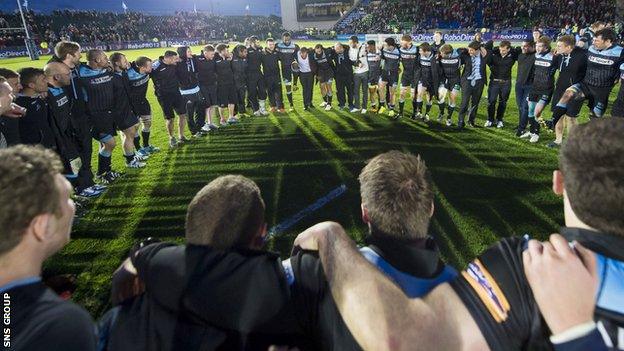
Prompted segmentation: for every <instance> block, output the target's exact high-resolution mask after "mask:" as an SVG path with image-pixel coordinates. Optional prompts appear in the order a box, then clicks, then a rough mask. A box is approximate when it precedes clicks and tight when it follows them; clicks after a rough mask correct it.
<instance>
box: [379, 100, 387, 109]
mask: <svg viewBox="0 0 624 351" xmlns="http://www.w3.org/2000/svg"><path fill="white" fill-rule="evenodd" d="M384 106H386V101H385V100H384V101H379V108H382V107H384Z"/></svg>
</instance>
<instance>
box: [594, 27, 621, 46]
mask: <svg viewBox="0 0 624 351" xmlns="http://www.w3.org/2000/svg"><path fill="white" fill-rule="evenodd" d="M596 37H601V38H602V40H608V41H610V42H611V43H615V41H616V40H617V34H615V31H614V30H613V29H611V28H603V29H601V30H599V31H597V32H596Z"/></svg>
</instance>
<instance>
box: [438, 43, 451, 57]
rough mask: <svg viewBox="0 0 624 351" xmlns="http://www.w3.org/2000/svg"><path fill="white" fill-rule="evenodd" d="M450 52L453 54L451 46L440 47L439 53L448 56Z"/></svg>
mask: <svg viewBox="0 0 624 351" xmlns="http://www.w3.org/2000/svg"><path fill="white" fill-rule="evenodd" d="M451 52H453V47H452V46H451V44H444V45H442V46H441V47H440V53H442V54H445V55H448V54H450V53H451Z"/></svg>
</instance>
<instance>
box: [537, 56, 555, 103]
mask: <svg viewBox="0 0 624 351" xmlns="http://www.w3.org/2000/svg"><path fill="white" fill-rule="evenodd" d="M533 66H534V69H533V86H532V88H531V90H532V91H534V92H535V93H536V94H547V93H552V90H553V87H554V86H555V72H556V71H557V62H556V60H555V56H553V54H552V53H551V52H550V51H548V52H546V53H543V54H539V53H536V54H535V62H534V63H533Z"/></svg>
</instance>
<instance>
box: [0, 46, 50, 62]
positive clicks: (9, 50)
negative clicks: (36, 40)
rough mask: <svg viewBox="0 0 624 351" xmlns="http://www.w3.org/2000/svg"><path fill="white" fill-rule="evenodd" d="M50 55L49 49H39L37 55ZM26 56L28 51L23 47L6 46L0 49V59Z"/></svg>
mask: <svg viewBox="0 0 624 351" xmlns="http://www.w3.org/2000/svg"><path fill="white" fill-rule="evenodd" d="M48 54H50V49H41V48H39V55H48ZM23 56H28V51H27V50H26V47H25V46H8V47H5V48H2V49H0V59H2V58H9V57H23Z"/></svg>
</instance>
